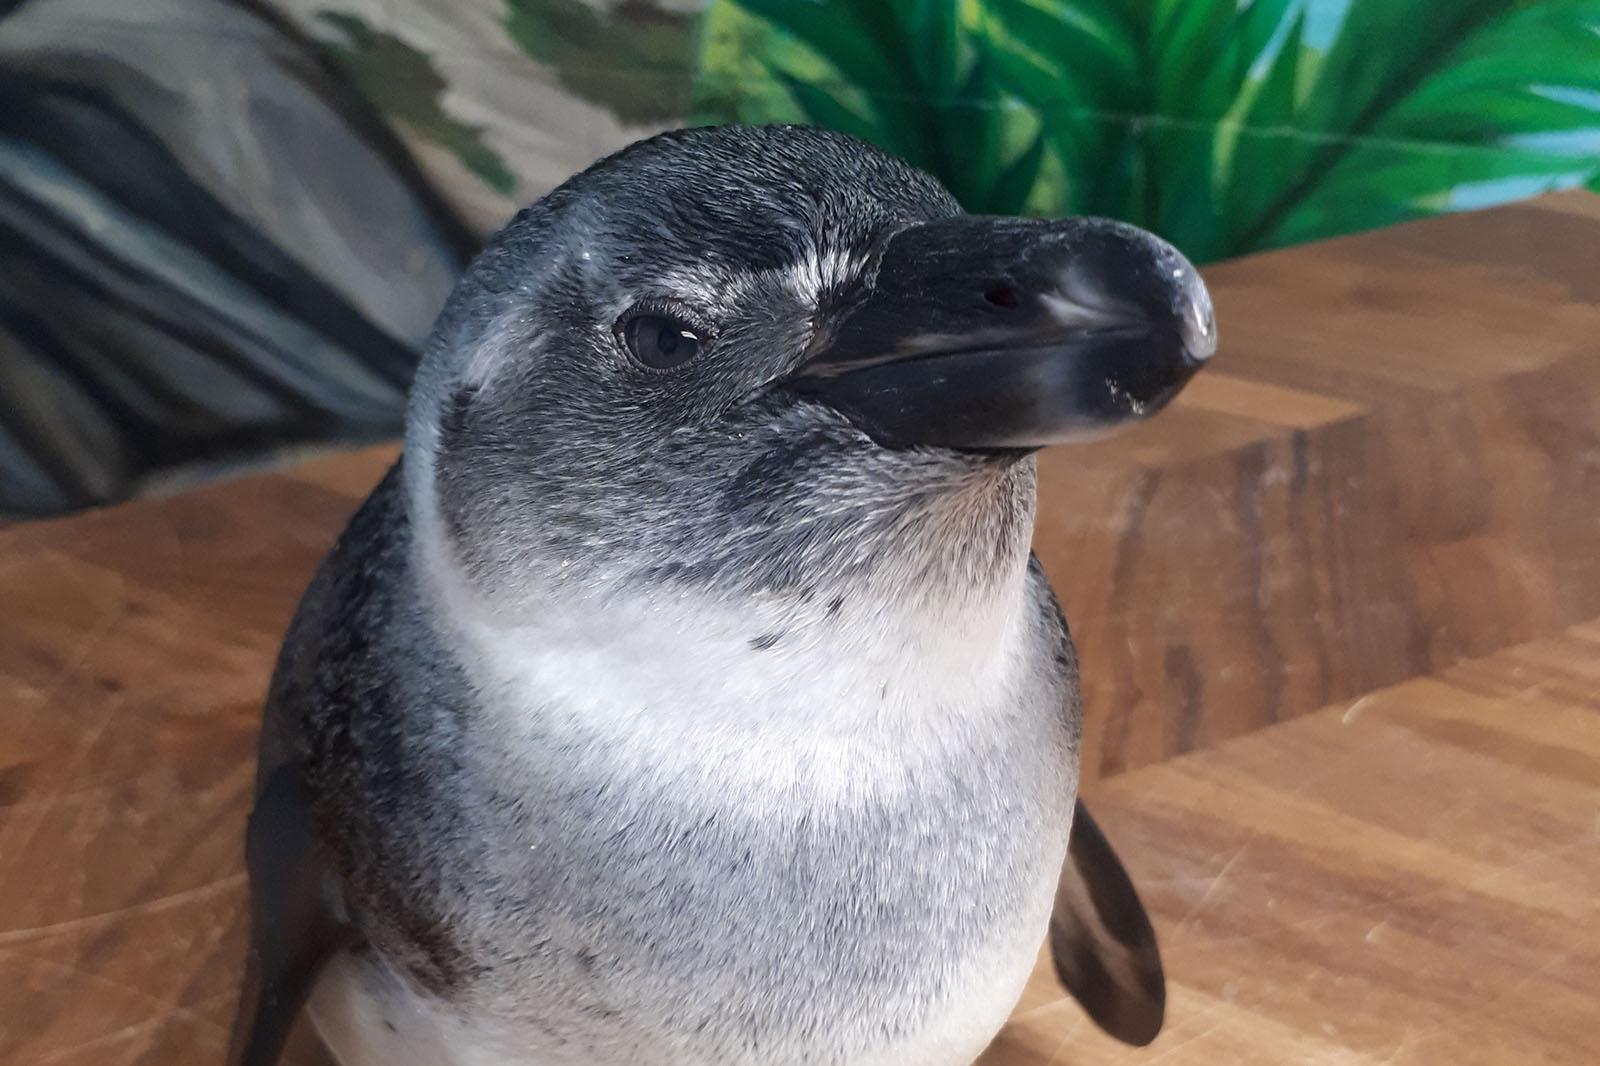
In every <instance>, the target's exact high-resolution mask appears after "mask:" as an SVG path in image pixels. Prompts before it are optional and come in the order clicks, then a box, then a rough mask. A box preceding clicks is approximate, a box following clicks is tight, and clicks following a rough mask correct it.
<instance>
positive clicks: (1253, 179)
mask: <svg viewBox="0 0 1600 1066" xmlns="http://www.w3.org/2000/svg"><path fill="white" fill-rule="evenodd" d="M1304 29H1305V15H1304V13H1303V12H1296V13H1295V14H1294V18H1293V21H1292V23H1291V24H1290V26H1289V28H1288V30H1287V31H1286V33H1285V34H1283V36H1282V37H1281V38H1278V37H1277V35H1276V34H1275V35H1274V36H1273V37H1270V38H1268V40H1269V41H1275V43H1276V47H1277V51H1276V54H1273V55H1271V56H1270V57H1268V56H1267V55H1265V54H1263V55H1262V56H1260V57H1258V62H1259V61H1260V60H1267V67H1266V69H1265V70H1264V71H1260V72H1259V73H1257V74H1256V75H1255V76H1254V77H1251V78H1249V79H1248V80H1247V82H1246V84H1245V86H1244V88H1243V89H1242V90H1241V92H1240V94H1239V102H1240V104H1241V105H1242V107H1243V111H1242V114H1240V115H1239V117H1238V118H1237V119H1235V120H1234V122H1233V123H1232V124H1231V125H1228V124H1226V123H1225V124H1224V126H1223V128H1222V129H1220V130H1219V131H1218V145H1217V169H1216V172H1215V181H1216V183H1217V184H1218V185H1219V186H1221V187H1222V188H1223V189H1224V190H1225V193H1226V195H1225V197H1224V201H1225V210H1226V211H1227V212H1228V216H1229V219H1230V222H1231V223H1232V224H1233V225H1235V226H1237V225H1238V224H1240V223H1241V222H1248V221H1250V220H1253V219H1256V218H1258V217H1260V215H1261V213H1262V212H1263V211H1265V210H1266V209H1267V206H1268V204H1269V203H1270V201H1271V198H1272V194H1273V191H1274V189H1276V188H1278V187H1281V186H1282V184H1283V183H1284V181H1285V179H1286V178H1287V177H1288V175H1287V174H1285V173H1284V172H1283V171H1282V170H1281V169H1280V168H1281V163H1282V160H1283V158H1284V156H1285V152H1284V147H1285V142H1286V141H1287V140H1289V139H1291V138H1293V137H1295V136H1297V132H1296V131H1295V130H1293V129H1292V128H1291V127H1292V126H1293V123H1294V117H1295V84H1296V81H1297V77H1298V74H1299V70H1300V57H1301V54H1302V52H1303V48H1302V46H1301V43H1300V39H1301V34H1302V33H1303V31H1304Z"/></svg>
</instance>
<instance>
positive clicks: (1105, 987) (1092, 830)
mask: <svg viewBox="0 0 1600 1066" xmlns="http://www.w3.org/2000/svg"><path fill="white" fill-rule="evenodd" d="M1050 953H1051V955H1052V957H1053V958H1054V960H1055V967H1056V976H1057V977H1059V978H1060V979H1061V983H1062V984H1063V985H1064V986H1066V989H1067V991H1068V992H1070V993H1072V997H1073V998H1074V999H1076V1000H1077V1001H1078V1002H1079V1003H1081V1004H1082V1005H1083V1007H1084V1009H1085V1010H1086V1011H1088V1013H1089V1017H1091V1018H1093V1019H1094V1021H1095V1024H1097V1025H1098V1026H1100V1028H1102V1029H1104V1030H1105V1031H1106V1032H1108V1033H1110V1034H1111V1035H1112V1036H1114V1037H1116V1038H1117V1039H1118V1040H1121V1041H1123V1042H1124V1043H1128V1044H1133V1045H1136V1046H1139V1047H1142V1046H1144V1045H1145V1044H1148V1043H1150V1041H1152V1040H1154V1039H1155V1038H1156V1034H1157V1033H1159V1032H1160V1031H1161V1023H1162V1020H1163V1018H1164V1016H1165V1013H1166V1003H1167V983H1166V978H1165V976H1164V975H1163V974H1162V970H1161V953H1160V951H1159V950H1158V949H1157V947H1156V935H1155V930H1153V929H1151V927H1150V918H1149V916H1148V915H1147V914H1146V913H1145V910H1144V904H1142V903H1141V902H1139V896H1138V893H1136V892H1135V891H1134V888H1133V882H1132V881H1131V880H1129V878H1128V873H1127V871H1126V870H1124V869H1123V868H1122V862H1121V861H1120V860H1119V859H1118V858H1117V854H1116V852H1114V851H1112V850H1111V845H1110V844H1109V843H1108V842H1107V841H1106V838H1105V835H1104V834H1103V833H1101V832H1100V827H1099V826H1098V825H1096V824H1095V822H1094V819H1093V818H1091V817H1089V812H1088V810H1087V809H1086V808H1085V807H1084V805H1083V801H1082V800H1079V801H1078V806H1077V811H1076V813H1075V814H1074V815H1073V820H1072V836H1071V838H1070V840H1069V841H1068V845H1067V861H1066V863H1065V864H1063V866H1062V868H1061V880H1060V882H1059V883H1058V884H1057V887H1056V902H1055V911H1054V912H1053V913H1052V914H1051V916H1050Z"/></svg>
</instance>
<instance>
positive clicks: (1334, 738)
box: [0, 194, 1600, 1066]
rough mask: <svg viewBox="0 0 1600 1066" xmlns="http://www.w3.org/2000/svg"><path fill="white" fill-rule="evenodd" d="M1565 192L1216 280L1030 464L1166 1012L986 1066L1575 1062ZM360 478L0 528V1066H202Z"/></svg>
mask: <svg viewBox="0 0 1600 1066" xmlns="http://www.w3.org/2000/svg"><path fill="white" fill-rule="evenodd" d="M1596 204H1600V198H1595V197H1592V196H1587V195H1586V194H1563V195H1562V196H1557V197H1549V198H1546V199H1544V200H1541V201H1539V202H1537V203H1535V204H1532V205H1524V206H1518V207H1513V208H1504V209H1500V210H1496V211H1491V212H1485V213H1481V214H1475V215H1470V216H1454V217H1450V218H1443V219H1436V220H1431V221H1428V222H1424V223H1418V224H1415V225H1412V226H1406V227H1399V228H1396V229H1392V230H1386V231H1382V232H1379V233H1374V234H1367V235H1363V236H1359V237H1353V238H1347V239H1343V240H1338V241H1332V242H1328V243H1325V244H1319V245H1313V246H1308V247H1302V248H1298V249H1294V250H1290V251H1284V252H1275V253H1270V254H1267V255H1263V256H1260V257H1256V258H1253V259H1247V260H1241V261H1238V262H1234V263H1229V264H1224V265H1222V266H1219V267H1217V268H1215V269H1212V270H1208V271H1207V276H1208V278H1209V279H1210V281H1211V283H1212V285H1213V291H1214V294H1215V297H1216V301H1217V305H1218V314H1219V319H1220V323H1221V332H1222V337H1223V351H1222V353H1221V354H1220V355H1219V356H1218V357H1217V360H1216V365H1215V366H1214V367H1213V368H1211V369H1210V370H1208V371H1207V372H1206V373H1205V374H1204V375H1202V376H1201V377H1200V378H1199V379H1198V380H1197V382H1196V383H1195V385H1194V387H1192V388H1191V389H1190V390H1189V391H1188V392H1186V393H1185V394H1184V396H1183V397H1182V398H1181V399H1180V401H1179V403H1178V404H1177V405H1176V407H1175V408H1174V409H1173V410H1172V411H1169V412H1167V413H1166V414H1165V415H1163V417H1162V418H1160V419H1158V420H1156V421H1154V422H1152V423H1151V424H1149V425H1148V426H1145V427H1140V428H1139V429H1137V430H1134V431H1132V432H1129V433H1126V434H1123V435H1121V436H1119V437H1116V438H1113V439H1111V440H1108V441H1105V442H1103V443H1098V444H1093V445H1085V446H1080V447H1076V448H1070V449H1066V448H1064V449H1059V450H1057V451H1054V452H1052V453H1050V454H1048V455H1046V456H1045V457H1044V459H1043V461H1042V464H1041V471H1042V473H1041V504H1040V528H1039V536H1038V540H1037V546H1038V549H1039V552H1040V554H1041V556H1042V557H1043V558H1044V560H1045V562H1046V565H1047V567H1048V569H1049V570H1050V572H1051V574H1052V577H1053V579H1054V580H1055V582H1056V585H1057V587H1058V588H1059V589H1060V590H1061V592H1062V595H1063V599H1064V600H1065V602H1066V607H1067V613H1068V616H1069V618H1070V620H1071V621H1072V624H1073V628H1074V632H1075V635H1076V637H1077V640H1078V644H1079V648H1080V652H1081V655H1082V658H1083V663H1084V682H1085V692H1086V697H1087V700H1088V722H1087V727H1086V737H1085V744H1086V750H1085V758H1086V763H1087V765H1086V768H1085V769H1086V774H1087V776H1088V777H1089V778H1091V779H1096V778H1098V779H1100V780H1097V781H1095V782H1094V783H1093V784H1092V785H1091V787H1090V790H1089V794H1090V797H1091V801H1092V802H1093V804H1094V807H1095V809H1096V812H1097V814H1098V816H1099V818H1100V820H1101V822H1102V823H1103V824H1104V826H1105V827H1106V829H1107V832H1108V834H1109V835H1110V836H1111V837H1112V839H1113V841H1114V842H1115V843H1116V844H1117V845H1118V847H1119V849H1120V850H1121V852H1122V853H1123V855H1124V857H1125V858H1126V860H1127V861H1128V864H1129V866H1130V867H1131V868H1132V870H1133V872H1134V875H1135V877H1136V879H1137V881H1138V883H1139V884H1140V885H1141V887H1142V889H1143V891H1144V893H1145V896H1146V899H1147V901H1148V902H1149V904H1150V907H1151V910H1152V913H1153V917H1154V919H1155V923H1156V926H1157V929H1158V932H1159V934H1160V935H1161V938H1162V943H1163V945H1164V948H1165V956H1166V960H1167V967H1168V974H1169V977H1170V979H1171V1004H1170V1011H1169V1025H1168V1028H1167V1031H1166V1032H1165V1033H1164V1035H1163V1036H1162V1037H1160V1038H1159V1039H1158V1040H1157V1042H1156V1043H1155V1044H1153V1045H1152V1046H1151V1047H1149V1048H1146V1049H1142V1050H1134V1049H1124V1048H1121V1047H1120V1046H1118V1045H1116V1044H1114V1043H1113V1042H1111V1041H1110V1040H1108V1039H1107V1038H1105V1037H1103V1036H1101V1035H1100V1034H1099V1033H1098V1032H1096V1031H1094V1030H1093V1028H1092V1027H1091V1026H1090V1025H1089V1023H1087V1022H1086V1021H1085V1020H1084V1019H1083V1017H1082V1015H1081V1014H1080V1013H1079V1012H1078V1010H1077V1009H1076V1007H1074V1006H1072V1005H1071V1004H1070V1003H1069V1002H1067V1001H1065V1000H1064V999H1063V998H1062V997H1061V994H1060V993H1059V992H1058V991H1057V990H1056V989H1055V987H1054V985H1053V983H1052V982H1051V980H1050V979H1049V977H1048V973H1047V972H1046V971H1045V970H1042V969H1041V971H1040V972H1039V973H1038V974H1037V975H1036V977H1035V980H1034V981H1033V983H1032V984H1031V985H1030V987H1029V990H1028V993H1027V995H1026V997H1025V999H1024V1001H1023V1003H1022V1004H1021V1005H1020V1007H1019V1010H1018V1015H1017V1018H1016V1020H1015V1022H1014V1023H1013V1024H1012V1026H1011V1027H1010V1028H1008V1029H1007V1031H1006V1032H1005V1033H1004V1034H1003V1035H1002V1037H1001V1038H1000V1039H999V1041H998V1042H997V1043H996V1045H995V1047H994V1048H993V1049H992V1051H991V1052H990V1053H989V1056H988V1058H987V1059H986V1060H985V1061H986V1063H987V1064H988V1066H995V1064H1010V1063H1016V1064H1019V1066H1020V1064H1024V1063H1039V1064H1062V1063H1065V1064H1074V1063H1083V1064H1098V1063H1113V1062H1115V1063H1153V1062H1163V1063H1170V1064H1175V1066H1176V1064H1180V1063H1186V1062H1195V1063H1206V1064H1213V1063H1215V1064H1221V1066H1235V1064H1238V1066H1245V1064H1254V1063H1262V1064H1267V1063H1272V1064H1275V1066H1276V1064H1299V1063H1307V1064H1312V1063H1316V1064H1322V1063H1327V1064H1350V1066H1367V1064H1372V1066H1377V1064H1381V1063H1392V1064H1397V1066H1408V1064H1409V1066H1436V1064H1437V1066H1447V1064H1448V1066H1456V1064H1463V1063H1465V1064H1472V1063H1485V1064H1488V1063H1494V1064H1500V1063H1514V1064H1521V1063H1575V1064H1576V1063H1583V1064H1586V1066H1592V1064H1594V1063H1597V1062H1600V1037H1597V1036H1596V1033H1597V1031H1600V1030H1597V1028H1596V1024H1595V1019H1597V1018H1600V913H1597V912H1596V900H1597V899H1600V705H1597V693H1600V621H1596V620H1597V619H1600V210H1596V207H1595V205H1596ZM393 454H394V453H393V449H379V450H376V451H369V452H364V453H360V454H356V455H350V456H340V457H334V458H329V459H322V460H318V461H316V462H311V463H307V464H304V465H302V466H299V467H297V468H295V469H292V470H287V471H284V472H281V473H276V474H271V475H267V476H263V477H257V478H252V479H249V480H245V481H240V482H236V483H234V484H230V485H221V486H214V487H210V488H206V489H203V490H200V491H196V492H191V493H186V494H184V495H180V496H174V497H171V498H168V499H160V500H144V501H140V502H136V503H133V504H129V505H126V506H123V507H119V508H115V509H112V510H107V511H102V512H97V513H91V514H86V515H81V516H77V517H74V518H71V519H65V520H61V521H57V522H51V523H43V524H34V525H21V526H16V527H13V528H10V529H5V530H0V1066H10V1064H18V1066H35V1064H38V1066H49V1064H66V1066H89V1064H94V1066H131V1064H142V1066H198V1064H216V1063H220V1060H221V1055H222V1052H223V1045H224V1042H225V1038H226V1034H225V1031H224V1028H225V1025H226V1022H227V1017H228V1014H229V1012H230V1010H231V1007H232V1000H233V997H234V995H235V989H236V987H237V981H238V976H239V970H240V961H241V956H242V953H243V949H244V879H243V873H242V845H241V834H242V828H243V822H244V817H245V813H246V809H247V806H248V801H249V794H250V788H251V782H252V773H253V767H252V763H251V760H252V753H253V747H254V742H255V731H256V727H257V719H258V714H259V705H260V699H261V696H262V693H263V691H264V688H265V685H266V679H267V675H268V671H269V669H270V665H271V661H272V657H273V654H274V652H275V650H276V647H277V643H278V640H279V638H280V636H281V633H282V630H283V627H284V625H285V624H286V623H287V621H288V618H289V615H290V613H291V611H292V610H293V606H294V602H295V600H296V598H297V596H298V594H299V591H300V589H301V588H303V586H304V585H305V582H306V581H307V580H308V579H309V577H310V574H311V571H312V569H313V568H314V566H315V565H316V562H317V560H318V559H319V558H320V557H321V555H322V554H323V553H324V552H325V551H326V550H327V547H328V546H329V544H330V543H331V541H332V539H333V537H334V536H335V535H336V534H337V531H338V529H339V528H340V527H341V525H342V524H343V522H344V521H345V519H346V518H347V517H348V515H349V513H350V512H351V510H352V509H353V508H354V506H355V505H356V503H357V502H358V501H359V499H360V497H361V496H362V495H363V494H364V493H365V492H366V490H367V489H368V488H369V487H370V486H371V485H372V484H373V483H374V482H375V481H376V480H377V478H378V477H379V475H380V474H381V472H382V470H383V469H384V467H385V466H386V465H387V463H388V462H389V461H390V460H391V459H392V457H393ZM1290 719H1293V720H1290ZM1273 723H1280V724H1273ZM1269 726H1270V728H1267V727H1269ZM1230 738H1231V739H1230ZM1182 752H1190V754H1186V755H1182V756H1181V757H1177V758H1174V756H1175V755H1178V753H1182ZM1124 771H1126V772H1124ZM289 1061H291V1062H294V1063H298V1064H300V1066H324V1064H325V1060H324V1059H323V1058H322V1056H321V1053H320V1052H319V1051H318V1050H317V1049H316V1047H315V1045H314V1043H313V1042H311V1041H308V1040H305V1039H302V1040H300V1041H299V1042H298V1043H297V1044H296V1047H295V1049H294V1050H293V1052H292V1054H291V1056H290V1059H289Z"/></svg>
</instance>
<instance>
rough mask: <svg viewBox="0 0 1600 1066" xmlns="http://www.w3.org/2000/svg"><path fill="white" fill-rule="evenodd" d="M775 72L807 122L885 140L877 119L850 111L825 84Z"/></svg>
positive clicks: (875, 140) (853, 134)
mask: <svg viewBox="0 0 1600 1066" xmlns="http://www.w3.org/2000/svg"><path fill="white" fill-rule="evenodd" d="M773 75H774V76H775V77H776V78H777V79H778V80H779V81H781V82H782V83H783V85H784V87H785V88H787V89H788V90H789V92H791V93H792V94H794V99H795V102H796V103H797V104H798V105H799V106H800V110H801V112H802V113H803V114H804V117H805V121H806V122H808V123H810V124H811V125H813V126H823V127H826V128H827V129H830V130H838V131H839V132H840V133H848V134H850V135H851V136H854V137H860V138H861V139H862V140H866V141H873V142H878V141H881V140H883V130H882V129H881V128H880V127H879V126H878V125H877V124H876V123H875V122H873V121H872V120H871V119H869V118H866V117H865V116H863V115H860V114H858V113H857V112H855V111H852V110H850V109H849V108H848V107H846V106H845V105H844V104H842V103H840V102H839V100H838V99H837V98H836V97H834V96H833V95H832V94H831V93H829V92H828V91H827V90H825V89H824V88H822V86H820V85H817V84H814V83H811V82H805V81H801V80H800V79H798V78H796V77H794V76H792V75H790V74H788V73H785V72H784V71H781V70H774V71H773Z"/></svg>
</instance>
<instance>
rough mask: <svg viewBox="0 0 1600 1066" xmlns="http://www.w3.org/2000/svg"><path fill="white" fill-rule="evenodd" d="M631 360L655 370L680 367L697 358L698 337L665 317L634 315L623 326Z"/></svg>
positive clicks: (675, 321)
mask: <svg viewBox="0 0 1600 1066" xmlns="http://www.w3.org/2000/svg"><path fill="white" fill-rule="evenodd" d="M622 341H623V343H624V344H626V345H627V346H628V351H630V352H632V353H633V357H634V358H635V359H637V360H639V362H641V363H643V364H644V365H645V366H648V367H653V368H654V369H656V370H671V369H672V368H673V367H675V366H682V365H683V364H684V363H687V362H688V361H689V360H691V359H693V358H694V357H695V356H696V355H699V354H700V334H698V333H697V332H695V330H694V329H692V328H691V327H689V326H686V325H684V324H683V323H682V322H679V321H678V320H677V319H675V318H670V317H668V316H666V315H634V316H633V317H632V318H630V319H628V320H627V321H626V322H624V323H623V325H622Z"/></svg>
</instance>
